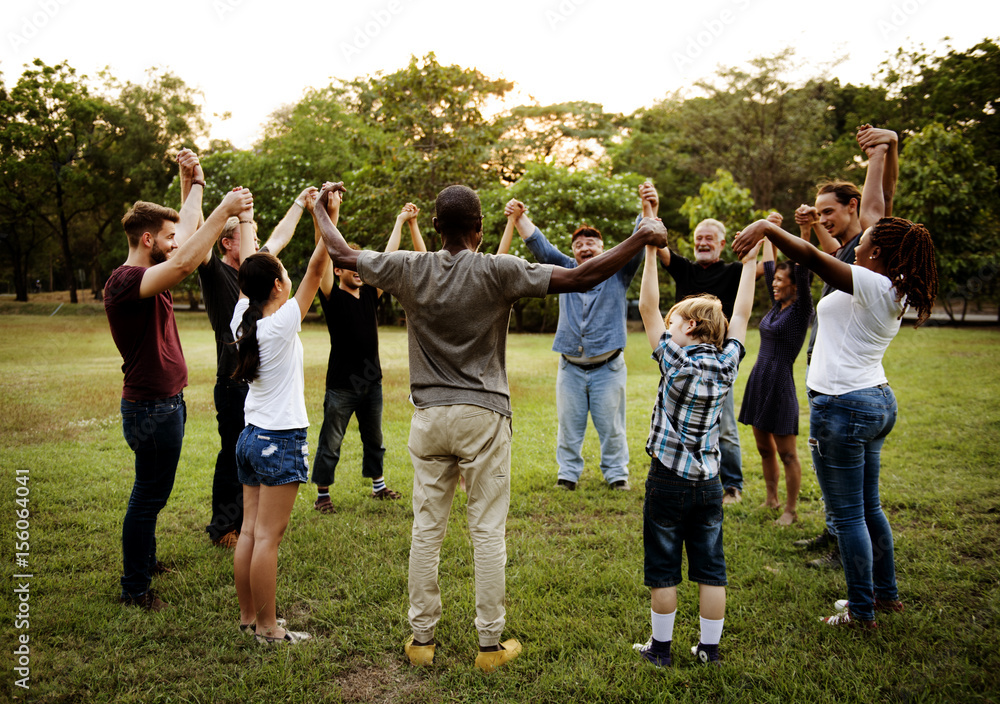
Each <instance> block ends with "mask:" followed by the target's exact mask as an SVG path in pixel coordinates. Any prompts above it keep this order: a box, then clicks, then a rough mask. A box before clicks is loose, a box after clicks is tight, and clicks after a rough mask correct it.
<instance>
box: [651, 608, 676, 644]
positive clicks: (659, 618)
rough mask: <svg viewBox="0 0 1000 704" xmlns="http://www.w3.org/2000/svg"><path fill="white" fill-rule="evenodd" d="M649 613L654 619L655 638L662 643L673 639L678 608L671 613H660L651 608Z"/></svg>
mask: <svg viewBox="0 0 1000 704" xmlns="http://www.w3.org/2000/svg"><path fill="white" fill-rule="evenodd" d="M649 613H650V615H651V616H652V621H653V640H658V641H660V642H661V643H663V642H666V641H671V640H673V639H674V616H676V615H677V609H674V610H673V611H671V612H670V613H669V614H658V613H656V612H655V611H653V610H652V609H650V610H649Z"/></svg>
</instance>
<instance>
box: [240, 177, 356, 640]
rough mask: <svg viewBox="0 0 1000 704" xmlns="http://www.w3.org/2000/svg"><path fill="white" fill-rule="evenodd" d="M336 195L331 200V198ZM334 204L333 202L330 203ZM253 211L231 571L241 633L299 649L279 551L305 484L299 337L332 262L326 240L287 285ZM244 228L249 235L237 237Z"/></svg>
mask: <svg viewBox="0 0 1000 704" xmlns="http://www.w3.org/2000/svg"><path fill="white" fill-rule="evenodd" d="M333 195H335V196H338V197H339V194H337V193H336V192H335V193H334V194H333ZM331 200H332V197H331ZM252 223H253V211H252V210H250V211H245V212H244V213H243V214H241V215H240V227H241V243H240V247H241V250H242V249H244V248H245V249H246V252H245V253H243V252H241V254H243V256H242V260H243V263H242V265H241V266H240V273H239V285H240V292H241V295H240V299H239V301H238V302H237V303H236V309H235V310H234V311H233V320H232V324H231V325H232V329H233V337H234V338H235V340H236V344H237V346H238V348H239V363H238V366H237V368H236V372H235V373H234V374H233V378H234V379H236V380H238V381H243V382H245V383H248V384H249V385H250V391H249V393H248V394H247V400H246V406H245V407H244V417H245V418H246V423H247V425H246V427H245V428H244V429H243V432H242V434H241V435H240V439H239V441H238V442H237V445H236V463H237V468H238V471H239V477H240V482H241V483H242V484H243V526H242V529H241V530H240V538H239V541H238V542H237V543H236V554H235V556H234V558H233V572H234V575H235V578H236V594H237V597H238V598H239V602H240V628H241V629H243V630H252V631H254V633H255V636H256V638H257V641H258V642H259V643H263V644H270V643H298V642H301V641H304V640H308V639H309V638H310V637H311V636H310V635H309V634H308V633H304V632H296V631H289V630H287V629H285V627H284V626H285V623H284V621H283V620H279V619H278V618H277V615H276V613H275V592H276V591H277V571H278V545H279V544H280V543H281V539H282V537H283V536H284V534H285V529H286V528H287V527H288V520H289V518H290V517H291V514H292V506H293V505H294V503H295V496H296V494H297V493H298V489H299V484H300V483H302V482H305V481H307V480H308V475H309V448H308V446H307V444H306V428H307V427H308V425H309V418H308V416H307V415H306V404H305V389H304V387H305V381H304V376H303V362H302V342H301V341H300V340H299V335H298V333H299V330H301V327H302V319H303V318H304V317H305V315H306V313H307V312H309V309H310V307H311V306H312V303H313V299H314V298H315V297H316V291H317V289H318V288H319V283H320V279H321V278H322V276H323V272H324V271H325V269H326V266H327V264H328V263H329V255H328V254H327V251H326V246H325V245H324V244H323V242H322V241H320V242H319V244H317V246H316V249H315V250H314V251H313V253H312V257H311V258H310V260H309V265H308V267H307V269H306V273H305V275H304V276H303V277H302V283H301V284H299V287H298V289H297V290H296V291H295V296H294V297H291V298H290V297H289V296H290V294H291V290H292V282H291V281H290V280H289V278H288V272H287V271H286V270H285V267H284V266H282V264H281V262H280V261H279V260H278V258H277V257H275V256H274V255H273V254H270V253H268V252H258V253H256V254H253V253H252V252H253V241H254V236H253V230H252ZM243 228H245V229H243Z"/></svg>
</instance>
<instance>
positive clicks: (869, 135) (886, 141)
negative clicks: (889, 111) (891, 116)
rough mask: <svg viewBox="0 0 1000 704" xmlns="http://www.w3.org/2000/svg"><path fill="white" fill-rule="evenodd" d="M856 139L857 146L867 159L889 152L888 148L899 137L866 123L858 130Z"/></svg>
mask: <svg viewBox="0 0 1000 704" xmlns="http://www.w3.org/2000/svg"><path fill="white" fill-rule="evenodd" d="M857 138H858V146H860V147H861V148H862V149H863V150H864V151H865V154H866V155H867V156H868V157H869V158H870V157H873V156H875V155H876V154H885V153H886V152H887V151H889V146H890V145H892V144H896V143H897V142H898V140H899V136H898V135H897V134H896V133H895V132H893V131H892V130H884V129H879V128H877V127H872V126H871V125H869V124H867V123H866V124H864V125H861V127H859V128H858V137H857Z"/></svg>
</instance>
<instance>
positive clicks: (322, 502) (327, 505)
mask: <svg viewBox="0 0 1000 704" xmlns="http://www.w3.org/2000/svg"><path fill="white" fill-rule="evenodd" d="M313 508H314V509H316V510H317V511H319V512H320V513H335V512H336V510H337V509H335V508H334V507H333V502H332V501H330V497H329V496H327V497H326V498H325V499H316V503H314V504H313Z"/></svg>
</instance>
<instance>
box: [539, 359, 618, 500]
mask: <svg viewBox="0 0 1000 704" xmlns="http://www.w3.org/2000/svg"><path fill="white" fill-rule="evenodd" d="M627 381H628V370H627V369H626V367H625V355H623V354H620V355H618V356H617V357H615V358H614V359H612V360H611V361H609V362H608V363H607V364H604V365H602V366H600V367H598V368H597V369H591V370H589V371H585V370H583V369H580V367H578V366H576V365H575V364H570V363H569V362H567V361H566V358H565V357H562V356H560V357H559V372H558V374H557V375H556V413H557V414H558V416H559V437H558V440H557V446H556V461H557V462H558V463H559V479H567V480H569V481H571V482H578V481H580V475H581V474H583V455H582V454H580V448H582V447H583V435H584V433H585V432H586V430H587V413H588V412H589V413H590V417H591V419H592V420H593V421H594V427H595V428H596V429H597V437H598V438H599V439H600V441H601V474H603V475H604V479H605V481H607V482H608V483H609V484H610V483H611V482H616V481H619V480H621V479H628V459H629V457H628V440H627V439H626V437H625V386H626V382H627Z"/></svg>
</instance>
